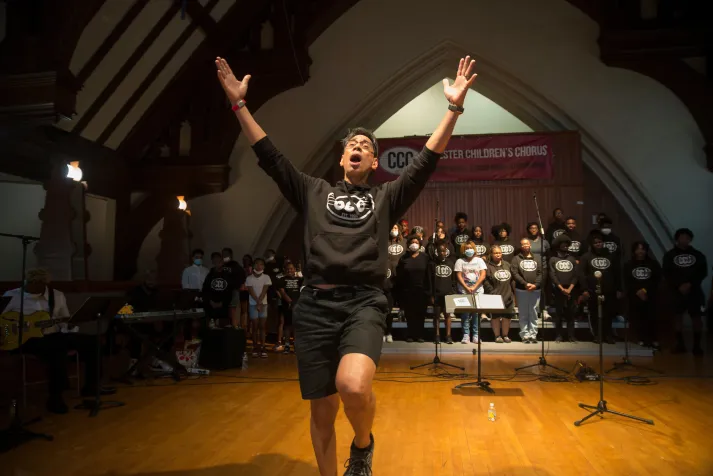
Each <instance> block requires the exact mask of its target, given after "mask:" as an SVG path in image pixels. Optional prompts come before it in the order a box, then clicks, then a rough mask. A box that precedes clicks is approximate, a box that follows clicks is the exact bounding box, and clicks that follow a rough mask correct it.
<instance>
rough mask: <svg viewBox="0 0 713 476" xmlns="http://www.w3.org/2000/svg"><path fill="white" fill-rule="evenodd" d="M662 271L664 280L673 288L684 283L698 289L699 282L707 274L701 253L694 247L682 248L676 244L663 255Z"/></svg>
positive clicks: (704, 260)
mask: <svg viewBox="0 0 713 476" xmlns="http://www.w3.org/2000/svg"><path fill="white" fill-rule="evenodd" d="M663 272H664V276H665V277H666V282H667V283H668V284H669V286H671V287H672V288H674V289H677V288H678V287H679V286H681V285H682V284H685V283H691V285H692V286H693V287H694V288H698V289H700V286H701V283H703V280H704V279H706V276H708V264H707V263H706V257H705V256H704V255H703V253H701V252H700V251H698V250H697V249H695V248H694V247H692V246H689V247H688V248H686V249H685V250H682V249H681V248H679V247H678V246H676V247H674V248H673V249H672V250H669V251H667V252H666V254H665V255H664V257H663Z"/></svg>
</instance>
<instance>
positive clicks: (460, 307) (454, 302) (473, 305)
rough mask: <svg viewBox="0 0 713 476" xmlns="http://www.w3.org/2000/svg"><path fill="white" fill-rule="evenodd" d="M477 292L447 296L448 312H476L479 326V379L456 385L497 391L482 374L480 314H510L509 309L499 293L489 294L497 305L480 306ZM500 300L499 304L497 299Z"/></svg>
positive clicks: (457, 386)
mask: <svg viewBox="0 0 713 476" xmlns="http://www.w3.org/2000/svg"><path fill="white" fill-rule="evenodd" d="M477 296H478V295H476V294H470V295H468V294H453V295H450V296H446V312H453V313H464V312H474V313H475V314H476V322H477V324H476V325H477V326H478V327H477V328H478V350H477V354H478V374H477V380H476V381H475V382H466V383H462V384H460V385H456V386H455V388H456V389H461V388H468V387H478V388H479V389H481V390H485V391H486V392H488V393H495V390H493V389H492V388H491V387H490V382H487V381H485V380H483V378H482V376H481V373H480V371H481V365H482V364H481V354H482V352H481V350H480V344H481V342H482V339H481V338H480V314H481V313H484V314H494V313H497V314H508V313H509V312H508V310H507V309H506V308H505V303H504V302H503V298H502V296H497V295H487V296H488V298H489V299H492V300H493V302H494V303H495V305H493V306H489V307H479V306H478V302H477V299H476V298H477ZM497 300H499V304H498V303H497V302H495V301H497Z"/></svg>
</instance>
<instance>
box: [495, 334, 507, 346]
mask: <svg viewBox="0 0 713 476" xmlns="http://www.w3.org/2000/svg"><path fill="white" fill-rule="evenodd" d="M495 343H497V344H504V343H505V341H504V340H503V338H502V337H500V336H498V337H497V338H496V339H495Z"/></svg>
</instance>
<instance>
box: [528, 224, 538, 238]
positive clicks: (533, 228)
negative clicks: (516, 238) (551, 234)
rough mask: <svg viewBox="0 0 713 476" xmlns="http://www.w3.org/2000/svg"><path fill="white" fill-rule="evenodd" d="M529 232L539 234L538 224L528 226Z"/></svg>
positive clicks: (533, 234)
mask: <svg viewBox="0 0 713 476" xmlns="http://www.w3.org/2000/svg"><path fill="white" fill-rule="evenodd" d="M527 232H528V233H529V234H531V235H532V236H535V235H537V225H530V226H528V227H527Z"/></svg>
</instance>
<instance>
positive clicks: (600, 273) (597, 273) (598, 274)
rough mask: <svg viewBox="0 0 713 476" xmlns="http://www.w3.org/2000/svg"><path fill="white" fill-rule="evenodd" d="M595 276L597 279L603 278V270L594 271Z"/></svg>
mask: <svg viewBox="0 0 713 476" xmlns="http://www.w3.org/2000/svg"><path fill="white" fill-rule="evenodd" d="M594 277H595V278H597V279H602V272H601V271H595V272H594Z"/></svg>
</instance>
